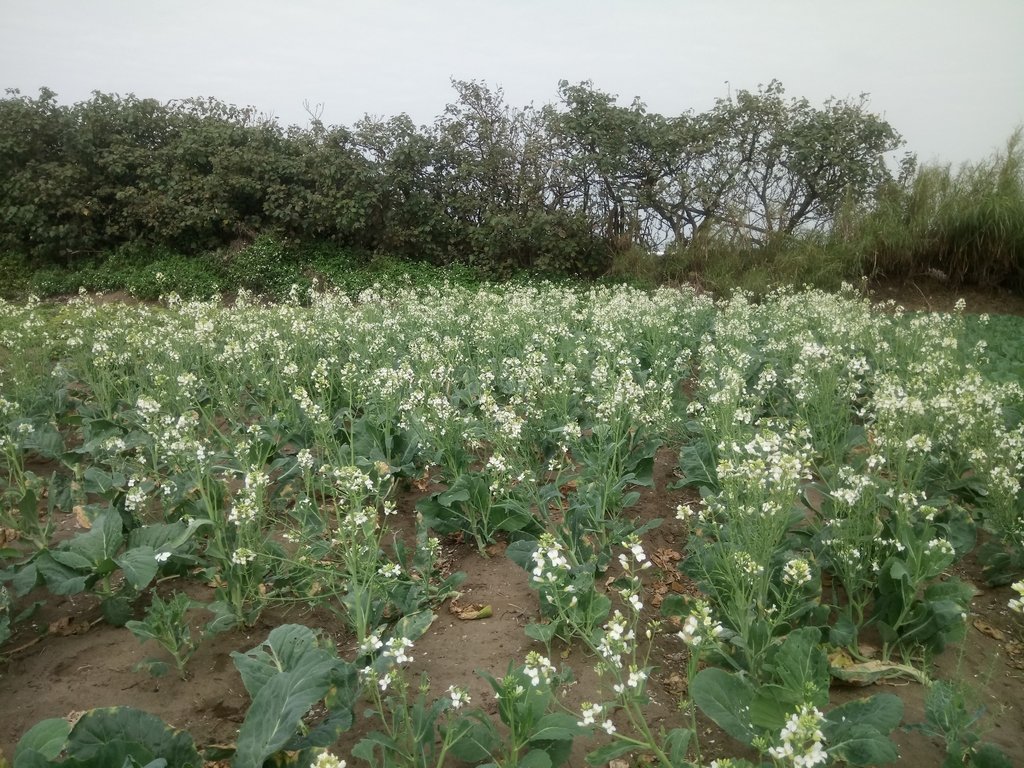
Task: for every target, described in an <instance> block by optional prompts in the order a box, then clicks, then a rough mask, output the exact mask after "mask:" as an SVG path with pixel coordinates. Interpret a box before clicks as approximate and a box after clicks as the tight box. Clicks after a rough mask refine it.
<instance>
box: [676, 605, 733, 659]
mask: <svg viewBox="0 0 1024 768" xmlns="http://www.w3.org/2000/svg"><path fill="white" fill-rule="evenodd" d="M723 631H724V630H723V629H722V625H721V624H719V623H718V622H716V621H715V620H714V617H713V616H712V615H711V606H710V605H708V604H707V603H706V602H705V601H703V600H697V601H696V602H695V603H694V606H693V612H692V613H691V614H690V615H689V616H687V617H686V621H684V622H683V629H682V631H680V632H678V633H677V636H678V637H679V639H680V640H682V641H683V642H684V643H686V644H687V645H688V646H690V647H691V648H697V647H698V646H700V645H701V644H702V643H704V642H705V641H706V640H714V639H715V638H717V637H718V636H719V635H721V634H722V632H723Z"/></svg>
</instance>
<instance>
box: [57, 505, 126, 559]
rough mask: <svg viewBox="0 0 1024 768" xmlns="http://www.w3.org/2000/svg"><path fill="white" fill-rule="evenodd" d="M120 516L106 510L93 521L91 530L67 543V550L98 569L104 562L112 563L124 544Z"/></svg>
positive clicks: (110, 510)
mask: <svg viewBox="0 0 1024 768" xmlns="http://www.w3.org/2000/svg"><path fill="white" fill-rule="evenodd" d="M121 531H122V523H121V515H119V514H118V513H117V512H116V511H114V510H112V509H108V510H106V511H105V512H103V513H102V514H100V515H99V516H98V517H97V518H96V519H95V520H93V523H92V528H90V529H89V530H88V531H86V532H85V533H80V534H78V535H77V536H75V538H73V539H71V541H69V542H68V545H67V548H68V550H69V551H71V552H76V553H78V554H80V555H83V556H84V557H87V558H88V559H89V561H90V562H91V563H92V564H93V567H98V566H99V565H101V564H102V563H103V562H104V561H112V560H113V559H114V556H115V555H117V551H118V550H119V549H120V548H121V544H122V543H123V542H124V535H123V534H122V532H121Z"/></svg>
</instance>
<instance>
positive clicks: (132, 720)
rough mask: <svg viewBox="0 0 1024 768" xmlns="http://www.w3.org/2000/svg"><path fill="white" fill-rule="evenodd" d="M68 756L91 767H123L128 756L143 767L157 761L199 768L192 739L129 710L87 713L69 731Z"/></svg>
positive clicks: (156, 719)
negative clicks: (91, 765)
mask: <svg viewBox="0 0 1024 768" xmlns="http://www.w3.org/2000/svg"><path fill="white" fill-rule="evenodd" d="M67 751H68V754H69V755H70V756H71V757H72V758H74V759H75V760H78V761H82V762H85V763H90V762H91V764H93V765H123V763H124V761H125V759H126V758H127V757H131V758H132V759H134V760H136V761H137V762H138V763H140V764H142V765H146V764H148V763H150V762H151V761H153V760H154V759H157V758H163V759H164V760H166V761H167V767H168V768H202V765H203V761H202V758H201V757H200V756H199V753H198V752H197V751H196V748H195V744H194V743H193V741H192V737H191V736H190V735H189V734H187V733H185V732H183V731H175V730H173V729H171V728H170V727H169V726H168V725H167V724H166V723H165V722H164V721H163V720H161V719H160V718H159V717H156V716H155V715H151V714H149V713H148V712H143V711H141V710H138V709H134V708H132V707H112V708H108V709H94V710H91V711H89V712H86V713H85V714H84V715H83V716H82V718H81V719H80V720H79V721H78V722H77V723H76V724H75V727H74V728H72V729H71V734H70V735H69V736H68V742H67Z"/></svg>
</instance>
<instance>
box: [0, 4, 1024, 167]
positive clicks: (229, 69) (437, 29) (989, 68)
mask: <svg viewBox="0 0 1024 768" xmlns="http://www.w3.org/2000/svg"><path fill="white" fill-rule="evenodd" d="M452 77H454V78H458V79H482V80H485V81H487V82H488V83H489V84H491V85H492V86H497V85H500V86H502V87H503V88H504V90H505V95H506V98H507V100H508V101H509V102H510V103H511V104H513V105H516V106H523V105H525V104H528V103H530V102H533V103H535V104H537V105H540V104H543V103H546V102H549V101H553V100H555V98H556V90H557V85H558V81H559V80H560V79H563V78H564V79H567V80H569V81H571V82H579V81H581V80H592V81H593V82H594V85H595V87H597V88H599V89H601V90H604V91H610V92H612V93H616V94H618V95H619V96H620V97H621V101H622V103H628V102H629V101H631V100H632V98H633V97H634V96H640V97H641V99H642V100H643V101H645V102H646V103H647V105H648V107H649V108H650V109H651V110H653V111H658V112H661V113H662V114H666V115H671V114H678V113H680V112H683V111H685V110H688V109H694V110H697V111H700V110H704V109H707V108H708V107H710V106H711V105H712V103H713V102H714V99H715V98H716V97H721V96H725V95H726V93H727V91H728V89H729V88H732V89H733V90H736V89H740V88H744V89H750V90H753V89H756V87H757V85H758V84H759V83H767V82H769V81H770V80H771V79H772V78H776V79H778V80H781V81H782V83H783V84H784V85H785V87H786V91H787V93H788V94H789V95H790V96H804V97H807V98H808V99H810V100H811V101H812V102H814V103H820V102H821V101H823V100H824V99H825V98H827V97H828V96H830V95H834V96H838V97H856V96H857V95H858V94H860V93H862V92H866V93H868V94H870V108H871V109H872V110H874V111H876V112H878V113H880V114H883V115H884V116H885V117H886V118H887V119H888V120H889V122H890V123H891V124H892V125H893V126H894V127H895V128H896V129H897V130H898V131H900V132H901V133H902V134H903V136H904V137H905V139H906V141H907V149H909V150H911V151H914V152H916V153H917V154H918V155H919V157H920V158H921V159H922V160H941V161H943V162H951V163H953V164H958V163H961V162H963V161H967V160H977V159H981V158H983V157H985V156H987V155H988V154H990V153H991V152H992V151H993V150H995V149H997V148H999V147H1001V146H1002V145H1003V144H1004V143H1005V141H1006V139H1007V138H1008V137H1009V135H1010V133H1011V132H1012V131H1013V129H1014V128H1015V127H1016V126H1018V125H1020V124H1022V123H1024V0H833V1H829V0H816V2H804V1H803V0H747V1H744V0H674V1H672V0H631V1H630V2H626V1H625V0H619V1H618V2H602V1H601V0H504V1H503V2H497V1H496V0H494V1H490V2H489V1H488V0H376V2H373V1H371V0H365V1H364V2H352V1H350V0H335V1H334V2H330V1H328V0H244V2H243V1H241V0H174V1H173V2H169V1H167V2H165V1H164V0H88V2H86V1H85V0H0V86H2V87H5V88H18V89H20V90H21V91H22V93H26V94H31V95H35V93H36V92H37V89H38V88H39V87H40V86H47V87H49V88H51V89H53V90H55V91H56V92H57V94H58V96H59V98H60V100H61V101H63V102H67V103H71V102H74V101H79V100H82V99H85V98H88V97H89V94H90V93H91V92H92V91H94V90H99V91H104V92H114V93H120V94H128V93H134V94H135V95H137V96H139V97H140V98H141V97H152V98H157V99H160V100H161V101H166V100H169V99H175V98H186V97H190V96H214V97H216V98H218V99H221V100H222V101H226V102H231V103H234V104H238V105H252V106H255V107H257V108H259V109H260V110H261V111H263V112H267V113H272V114H273V115H275V116H276V117H277V118H278V120H279V121H280V122H282V123H284V124H290V123H297V124H299V125H306V124H307V122H308V115H307V114H306V112H305V111H304V108H303V104H304V103H305V102H308V103H309V104H311V105H315V104H322V119H323V120H324V122H326V123H336V124H339V123H340V124H346V125H349V124H351V123H353V122H354V121H356V120H357V119H359V118H360V117H362V116H363V115H364V114H367V113H369V114H372V115H380V116H391V115H395V114H398V113H400V112H406V113H408V114H409V115H411V116H412V118H413V119H414V120H415V121H416V122H417V123H429V122H432V121H433V119H434V117H436V116H437V115H438V114H440V113H441V112H442V111H443V109H444V106H445V104H446V103H448V102H449V101H450V100H452V97H453V92H452V90H451V88H450V85H449V79H450V78H452ZM727 81H728V85H727V84H726V83H727Z"/></svg>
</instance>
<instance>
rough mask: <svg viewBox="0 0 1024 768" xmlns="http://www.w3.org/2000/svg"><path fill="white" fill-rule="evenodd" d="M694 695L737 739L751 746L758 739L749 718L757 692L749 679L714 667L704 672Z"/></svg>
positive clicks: (695, 687)
mask: <svg viewBox="0 0 1024 768" xmlns="http://www.w3.org/2000/svg"><path fill="white" fill-rule="evenodd" d="M690 693H691V695H692V696H693V700H694V702H695V703H696V704H697V706H698V707H700V710H701V711H702V712H703V713H704V714H705V715H707V716H708V717H710V718H711V719H712V720H714V721H715V723H717V724H718V726H719V727H720V728H721V729H722V730H723V731H725V732H726V733H728V734H729V735H730V736H732V737H733V738H734V739H736V740H738V741H742V742H743V743H744V744H749V743H750V742H751V741H752V740H753V738H754V736H756V735H757V734H756V733H755V731H754V729H753V728H752V727H751V724H750V723H749V722H748V718H747V717H746V715H745V713H747V712H749V710H750V705H751V703H752V702H753V700H754V688H753V686H752V685H751V684H750V682H749V681H748V680H747V679H746V678H744V677H740V676H739V675H737V674H734V673H732V672H726V671H725V670H723V669H717V668H714V667H711V668H708V669H703V670H701V671H700V672H698V673H697V676H696V677H695V678H694V680H693V685H691V686H690Z"/></svg>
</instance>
